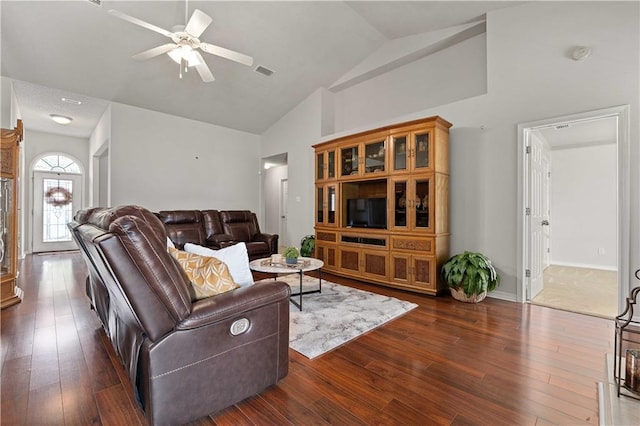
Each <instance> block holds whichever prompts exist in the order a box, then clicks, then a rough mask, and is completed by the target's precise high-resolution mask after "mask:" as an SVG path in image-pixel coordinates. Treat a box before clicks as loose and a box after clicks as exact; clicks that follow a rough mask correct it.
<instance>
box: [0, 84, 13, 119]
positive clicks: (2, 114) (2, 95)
mask: <svg viewBox="0 0 640 426" xmlns="http://www.w3.org/2000/svg"><path fill="white" fill-rule="evenodd" d="M11 98H12V87H11V79H10V78H7V77H0V124H1V125H2V128H3V129H13V128H14V127H15V123H11Z"/></svg>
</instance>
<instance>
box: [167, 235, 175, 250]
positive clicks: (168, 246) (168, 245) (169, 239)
mask: <svg viewBox="0 0 640 426" xmlns="http://www.w3.org/2000/svg"><path fill="white" fill-rule="evenodd" d="M170 248H172V249H174V248H176V246H175V245H174V244H173V241H171V238H169V237H167V249H170Z"/></svg>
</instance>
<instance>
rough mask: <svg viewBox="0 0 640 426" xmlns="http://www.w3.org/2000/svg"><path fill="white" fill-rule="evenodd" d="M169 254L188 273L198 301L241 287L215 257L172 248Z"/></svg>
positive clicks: (223, 264) (224, 265)
mask: <svg viewBox="0 0 640 426" xmlns="http://www.w3.org/2000/svg"><path fill="white" fill-rule="evenodd" d="M169 253H171V255H172V256H173V257H174V258H175V259H176V260H177V261H178V263H179V264H180V266H182V269H184V271H185V272H186V273H187V277H189V281H191V285H192V286H193V289H194V290H195V292H196V299H204V298H205V297H211V296H215V295H216V294H220V293H224V292H227V291H229V290H233V289H234V288H238V287H240V286H239V285H238V284H236V283H235V282H234V281H233V278H231V274H230V273H229V268H227V265H226V264H225V263H224V262H221V261H219V260H218V259H216V258H215V257H207V256H200V255H198V254H193V253H187V252H186V251H182V250H178V249H174V248H171V247H169Z"/></svg>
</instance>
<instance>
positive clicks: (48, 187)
mask: <svg viewBox="0 0 640 426" xmlns="http://www.w3.org/2000/svg"><path fill="white" fill-rule="evenodd" d="M33 184H34V186H33V194H34V195H33V251H34V252H36V253H37V252H45V251H62V250H75V249H77V248H78V247H77V246H76V244H75V242H74V241H73V238H72V237H71V232H69V229H68V228H67V223H69V222H70V221H71V220H72V219H73V214H74V212H77V211H78V210H79V209H80V206H81V205H82V176H81V175H79V174H72V173H56V172H40V171H34V172H33Z"/></svg>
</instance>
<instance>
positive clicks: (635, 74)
mask: <svg viewBox="0 0 640 426" xmlns="http://www.w3.org/2000/svg"><path fill="white" fill-rule="evenodd" d="M639 14H640V5H639V4H638V3H637V2H616V3H610V2H527V3H524V4H522V5H518V6H513V7H509V8H505V9H500V10H497V11H494V12H490V13H489V14H488V16H487V34H486V52H487V53H486V64H487V69H486V79H487V82H486V88H487V90H486V92H487V93H486V94H484V95H482V94H478V93H475V94H474V93H466V94H465V93H459V94H458V95H459V96H468V98H465V99H460V100H457V101H456V100H455V99H445V100H441V101H440V102H443V103H442V104H441V105H439V106H434V104H432V103H431V100H430V99H429V96H428V93H425V92H423V91H421V90H417V89H416V90H410V89H411V88H412V87H414V88H420V87H428V88H433V87H438V86H436V85H442V87H447V88H450V87H456V85H458V84H460V85H466V84H467V83H466V81H465V80H463V81H461V80H459V78H467V75H466V74H464V73H463V70H462V68H463V67H464V66H465V65H466V64H468V61H467V56H465V55H463V54H462V53H463V51H466V52H467V54H471V55H473V52H470V51H468V50H466V49H462V50H457V48H456V47H453V48H451V49H453V50H450V49H447V50H448V52H446V51H442V52H438V53H437V54H435V55H433V57H431V58H429V59H424V60H419V61H416V62H414V63H412V64H409V65H405V66H404V67H402V68H400V69H397V70H394V71H390V72H389V73H387V74H385V75H382V76H379V77H376V78H375V80H376V82H377V84H378V85H379V86H378V87H376V86H374V85H372V84H371V83H370V82H363V83H361V84H359V85H356V86H354V87H351V88H348V89H346V90H345V91H344V92H343V93H340V94H337V95H335V100H336V103H337V105H336V107H335V109H334V111H333V112H334V114H335V123H336V129H337V130H339V131H340V134H335V135H333V136H330V137H324V138H318V136H317V130H316V129H317V127H318V124H317V123H319V122H322V118H321V117H319V116H316V115H315V114H321V113H322V109H321V108H320V106H321V102H320V100H319V99H318V96H317V92H316V93H314V94H313V95H312V96H310V97H309V98H308V99H307V101H305V102H303V103H302V104H301V105H300V106H298V107H297V108H296V109H295V110H294V111H291V112H290V113H289V114H288V115H287V116H286V117H285V118H283V119H282V120H280V122H278V123H277V124H276V125H275V126H274V127H273V128H272V129H270V130H269V132H267V133H266V134H265V135H264V143H265V149H267V150H272V149H273V148H271V145H275V144H280V143H287V144H290V148H289V149H291V150H295V151H296V152H298V153H300V154H301V153H302V152H307V151H310V149H309V146H310V145H312V144H313V143H316V142H319V141H320V140H327V139H330V138H332V137H335V136H338V135H343V134H345V133H350V132H353V131H356V130H362V129H365V128H373V127H377V126H379V125H381V124H388V123H393V122H401V121H405V120H410V119H414V118H418V117H427V116H432V115H440V116H442V117H444V118H445V119H447V120H449V121H450V122H452V123H453V128H452V129H451V133H450V141H451V181H450V191H451V213H450V214H451V218H450V219H451V232H452V236H451V248H452V252H453V253H455V252H459V251H462V250H465V249H467V250H477V251H482V252H484V253H486V254H487V255H488V256H489V257H490V258H491V259H492V260H493V261H494V264H495V265H496V267H497V268H498V270H499V272H500V273H501V275H502V283H501V286H500V287H499V289H498V291H496V292H495V293H493V295H495V296H497V297H504V298H511V299H514V300H515V298H516V295H517V293H518V292H517V273H518V271H517V259H516V253H517V252H518V247H517V239H518V238H517V233H518V229H517V216H518V214H519V212H517V203H518V200H517V182H518V176H517V164H518V158H517V140H518V137H517V125H518V123H522V122H530V121H535V120H541V119H544V118H548V117H555V116H561V115H569V114H574V113H577V112H583V111H589V110H595V109H601V108H606V107H610V106H615V105H624V104H629V105H630V108H631V111H638V110H640V101H639V99H638V94H639V93H640V84H639V78H640V77H639V76H640V67H639V64H640V57H639V55H640V30H639V28H640V24H639V22H640V19H639ZM469 43H470V44H472V43H478V39H477V38H474V39H471V40H469ZM575 45H588V46H591V47H592V49H593V54H592V56H591V57H590V58H588V59H587V60H585V61H583V62H576V61H573V60H571V59H570V58H568V56H567V53H568V51H569V49H570V48H571V47H573V46H575ZM467 47H469V46H467ZM456 51H458V52H460V54H458V55H453V57H452V56H451V53H452V52H456ZM456 56H457V61H458V62H456ZM434 61H435V62H434ZM439 61H441V62H439ZM456 64H458V65H457V66H456ZM440 67H442V68H443V69H444V70H445V71H448V72H446V73H445V72H439V73H437V77H438V80H437V81H430V80H429V79H430V78H431V74H430V73H429V71H430V70H438V69H440ZM407 79H412V80H411V81H407ZM475 81H476V83H475V85H471V88H474V87H475V88H476V89H479V88H480V87H479V85H478V81H477V80H475ZM423 85H424V86H423ZM365 87H369V88H370V89H371V90H369V91H366V90H363V88H365ZM378 91H379V92H381V93H386V94H388V97H392V96H393V94H394V93H397V94H399V96H398V99H401V100H402V102H397V101H396V99H393V100H390V101H389V102H382V101H380V99H379V98H378V95H377V92H378ZM469 91H470V92H472V90H469ZM435 93H436V94H438V93H440V92H438V91H437V90H436V92H435ZM458 95H456V96H458ZM314 101H315V103H316V104H317V105H316V108H311V107H310V106H309V104H310V103H314ZM354 105H360V106H362V108H361V109H360V110H358V109H356V108H355V107H354ZM367 105H372V106H375V107H366V106H367ZM406 105H410V106H411V110H410V111H409V110H407V108H406ZM292 117H296V119H295V120H293V119H292ZM303 124H306V125H303ZM349 126H357V128H353V129H348V127H349ZM273 129H277V132H275V131H274V130H273ZM280 136H282V137H280ZM639 137H640V132H639V117H638V114H637V113H632V114H631V145H632V146H631V152H630V155H631V164H632V165H633V164H637V163H638V162H639V158H640V157H639V152H640V150H639V148H640V146H639V145H640V144H639V142H638V139H639ZM279 147H280V145H279ZM283 150H286V148H284V149H283ZM275 152H278V151H275ZM289 158H290V162H289V164H290V165H291V164H294V163H295V162H296V161H294V160H293V159H292V157H291V156H290V157H289ZM298 158H300V157H298ZM305 161H306V162H305V164H308V166H307V167H306V169H301V168H300V167H298V168H297V169H295V170H294V169H292V168H290V170H289V180H290V182H294V181H303V182H305V184H304V185H303V186H300V188H301V190H302V189H304V190H306V191H308V194H304V198H305V203H306V204H305V206H304V209H300V214H302V215H304V219H300V221H299V223H300V224H303V223H304V224H305V226H307V227H308V228H307V230H308V231H310V230H311V228H312V226H313V212H312V208H313V207H312V204H313V197H312V195H313V167H312V164H311V161H312V157H311V154H309V159H308V160H306V158H305ZM631 173H632V175H631V200H630V204H631V210H632V212H631V217H632V224H631V230H630V231H631V235H638V230H639V226H638V225H639V224H638V220H639V218H640V208H639V205H638V201H639V200H638V194H639V193H640V182H639V174H638V168H636V167H632V170H631ZM306 188H308V189H306ZM291 193H292V194H293V192H292V191H291ZM301 195H302V194H301ZM298 232H299V235H300V236H302V235H303V233H304V231H298ZM637 240H638V239H637V238H632V247H631V253H630V261H631V269H632V270H635V268H637V267H638V266H640V265H638V260H637V259H640V247H639V242H638V241H637Z"/></svg>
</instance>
